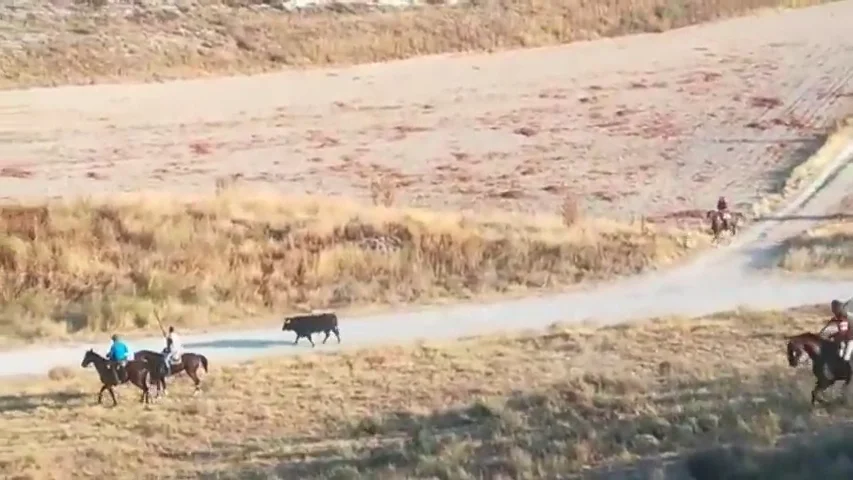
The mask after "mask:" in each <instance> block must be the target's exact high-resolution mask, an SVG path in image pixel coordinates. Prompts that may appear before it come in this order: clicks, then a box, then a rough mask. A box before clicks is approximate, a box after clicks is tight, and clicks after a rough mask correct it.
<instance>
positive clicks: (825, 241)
mask: <svg viewBox="0 0 853 480" xmlns="http://www.w3.org/2000/svg"><path fill="white" fill-rule="evenodd" d="M778 265H779V267H781V268H783V269H785V270H789V271H792V272H809V273H817V274H829V275H850V274H851V273H853V222H836V223H829V224H827V225H824V226H821V227H818V228H815V229H812V230H809V231H806V232H803V233H802V234H800V235H798V236H796V237H793V238H790V239H788V240H786V241H785V242H784V243H783V245H782V250H781V253H780V255H779V259H778Z"/></svg>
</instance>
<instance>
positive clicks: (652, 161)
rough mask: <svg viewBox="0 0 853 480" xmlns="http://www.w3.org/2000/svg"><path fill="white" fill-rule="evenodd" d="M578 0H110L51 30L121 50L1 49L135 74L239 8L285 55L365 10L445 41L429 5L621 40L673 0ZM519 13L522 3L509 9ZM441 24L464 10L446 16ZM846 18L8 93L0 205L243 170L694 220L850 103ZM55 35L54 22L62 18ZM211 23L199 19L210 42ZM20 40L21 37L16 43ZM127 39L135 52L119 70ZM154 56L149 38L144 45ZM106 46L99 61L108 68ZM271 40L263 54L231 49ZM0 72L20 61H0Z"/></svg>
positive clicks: (287, 188)
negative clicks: (425, 1) (292, 5)
mask: <svg viewBox="0 0 853 480" xmlns="http://www.w3.org/2000/svg"><path fill="white" fill-rule="evenodd" d="M750 4H751V3H750ZM754 4H755V5H758V4H765V3H762V2H755V3H754ZM766 4H769V3H766ZM774 4H775V3H774ZM522 5H527V6H524V7H522ZM558 5H559V6H558ZM579 5H581V4H579V3H575V2H569V3H566V2H534V3H531V4H514V3H510V4H507V3H502V4H500V5H496V4H492V3H489V4H488V5H483V6H480V7H468V8H444V7H438V8H428V9H425V10H421V11H418V12H361V13H358V14H346V15H341V14H333V13H330V12H328V11H326V12H325V13H322V12H321V13H315V14H305V15H288V14H282V13H279V12H276V13H275V14H272V13H271V12H270V10H269V9H268V8H265V7H253V8H252V9H246V8H242V9H237V10H236V11H235V12H231V11H230V10H229V11H228V12H229V13H228V14H227V15H224V14H221V13H216V12H218V11H220V9H221V8H223V7H216V6H209V5H208V6H205V7H204V8H195V7H187V9H186V10H187V11H186V12H184V13H181V14H180V15H177V18H175V19H173V20H168V19H159V20H154V18H155V17H156V16H146V15H138V16H137V17H134V18H135V20H133V19H131V20H115V21H114V22H112V21H111V22H112V23H111V22H106V21H103V22H101V21H100V20H96V19H97V18H98V15H107V14H108V13H107V12H113V11H116V10H122V9H124V8H128V7H127V6H126V5H123V6H116V5H113V6H109V7H105V8H104V9H103V10H102V11H101V12H102V13H92V12H90V11H88V10H85V9H84V10H83V11H81V12H80V13H78V14H74V15H71V16H68V17H63V18H65V20H63V21H62V22H67V23H68V25H74V26H69V27H67V29H72V30H74V31H85V30H86V29H85V28H83V27H81V26H80V25H79V23H80V22H84V23H85V22H96V23H98V22H100V23H98V26H97V29H98V30H96V31H97V32H101V30H99V29H103V31H104V32H109V34H107V33H104V34H103V36H101V34H100V33H98V34H85V33H74V34H73V36H75V38H76V37H79V45H80V48H81V51H82V50H86V48H89V47H85V48H84V47H83V46H82V45H88V43H87V42H94V43H97V44H98V45H101V44H103V45H108V46H110V47H112V46H116V48H115V49H112V48H111V49H104V48H103V47H100V50H98V49H94V50H93V51H91V52H90V51H89V50H86V54H85V55H83V54H80V55H79V56H76V57H75V56H73V55H68V54H67V52H65V51H64V50H63V45H66V44H68V45H78V44H75V43H73V42H71V43H69V42H60V41H58V40H56V41H52V42H50V43H49V48H48V49H49V50H50V51H48V52H45V51H43V50H39V49H36V53H33V54H32V55H29V54H26V53H25V52H27V51H28V50H27V49H23V50H15V49H9V50H8V51H6V50H3V51H6V52H7V53H8V55H11V56H15V58H18V60H16V61H20V62H21V63H20V65H25V66H26V68H28V69H32V70H33V71H34V72H41V73H39V75H41V74H45V75H55V76H61V75H62V74H63V73H67V74H68V75H69V76H71V77H74V75H76V74H73V72H75V71H77V70H79V69H80V68H84V67H82V66H80V65H83V63H84V62H83V61H84V60H85V65H86V67H85V68H89V69H94V70H97V69H98V68H101V67H103V68H106V69H116V70H115V71H118V70H117V69H121V72H122V75H126V76H127V78H128V79H130V78H134V77H133V76H134V75H135V74H134V72H137V73H138V71H137V70H135V69H139V68H141V69H145V70H146V71H148V70H152V71H153V70H155V69H156V68H154V67H151V66H150V65H149V64H148V63H147V61H148V60H146V59H149V60H150V61H151V62H157V61H162V62H172V63H174V64H175V65H178V64H180V62H183V61H188V62H189V61H192V58H195V57H193V56H192V55H173V56H172V57H170V53H169V52H170V49H172V48H180V46H181V45H182V43H181V42H191V41H193V38H194V37H193V35H194V33H193V32H196V31H197V30H198V28H196V27H192V28H191V27H190V26H185V25H184V23H186V22H193V21H197V20H198V19H199V18H207V17H216V16H219V15H222V16H224V17H226V18H227V19H228V20H227V21H228V22H232V21H233V22H237V21H238V19H240V22H241V25H243V27H242V28H244V29H245V30H246V31H247V32H249V33H247V35H249V34H251V35H258V36H261V37H263V38H267V37H266V36H264V35H267V34H266V33H264V32H273V33H269V42H271V43H272V42H273V41H274V42H275V43H276V44H277V45H282V46H283V47H282V48H298V45H300V42H315V41H317V42H340V45H342V46H347V47H352V48H354V49H355V50H357V51H359V52H366V51H368V49H365V48H362V47H359V45H365V44H369V45H374V44H376V45H380V44H382V42H380V41H375V40H372V39H370V34H371V32H381V31H383V30H382V29H381V28H379V27H376V28H374V27H375V24H372V23H371V21H369V20H370V19H392V20H393V19H403V18H405V19H410V21H412V22H415V23H417V24H418V25H421V23H422V24H423V26H422V28H420V30H419V31H421V32H430V33H435V34H436V38H439V37H440V38H447V35H445V33H446V32H442V30H441V29H440V28H437V27H436V26H435V25H431V24H429V19H430V18H433V16H438V17H439V18H445V16H447V21H448V23H447V25H453V28H456V26H457V25H469V26H470V28H466V29H457V30H458V32H457V35H470V34H472V33H473V34H474V36H475V37H478V38H484V39H490V40H488V41H495V42H503V40H501V38H504V37H502V35H504V34H505V33H504V32H506V38H510V37H511V38H514V39H516V40H518V39H523V38H524V35H514V34H512V33H511V32H513V30H511V29H510V30H506V29H503V28H492V27H489V30H488V31H489V32H491V33H492V34H491V35H490V36H487V35H485V34H482V32H484V31H486V30H485V27H484V29H483V30H476V29H474V30H472V28H473V27H474V26H475V25H476V22H479V21H486V20H489V21H493V20H494V21H507V22H510V24H512V25H513V26H514V27H517V28H530V29H531V31H536V32H539V33H538V35H542V36H548V35H552V34H553V35H558V34H559V32H561V31H562V32H569V31H571V32H577V34H578V35H581V32H583V31H584V30H585V25H594V28H593V27H592V26H590V28H588V29H586V30H589V31H590V32H592V31H596V29H600V30H602V31H605V30H606V31H612V32H613V33H614V34H615V33H618V32H622V31H630V28H628V30H625V29H624V28H623V27H622V26H621V25H626V26H627V25H631V22H632V21H634V20H636V21H637V22H639V24H645V20H643V19H644V18H646V16H647V15H648V14H649V12H653V11H655V10H657V11H658V12H659V13H660V15H662V16H664V17H666V16H667V15H670V11H669V10H668V9H667V8H669V7H667V6H666V5H669V4H666V5H664V4H658V3H655V2H649V3H642V2H638V3H636V4H630V5H629V6H628V5H625V4H622V3H617V2H591V3H589V5H593V6H589V7H584V8H589V9H591V10H590V11H589V12H587V14H586V16H585V15H584V14H580V13H578V14H577V15H575V14H570V13H571V12H573V11H574V10H575V9H578V8H580V7H579ZM584 5H586V4H584ZM674 5H675V3H673V4H672V5H670V7H673V6H674ZM683 5H685V7H684V8H685V10H682V11H681V13H683V14H684V15H685V17H684V18H694V19H696V20H700V19H703V18H711V17H716V16H718V14H716V13H713V12H724V11H733V9H734V8H735V7H736V6H738V7H739V6H742V5H744V4H743V3H742V2H735V1H730V2H683ZM133 8H135V9H140V8H143V7H133ZM145 8H148V7H145ZM515 8H518V9H520V10H519V12H521V11H524V12H526V13H525V15H521V14H520V13H513V9H515ZM673 8H674V7H673ZM692 8H695V9H696V11H692V10H690V9H692ZM537 9H543V13H542V14H541V15H539V14H538V13H535V12H538V10H537ZM638 9H639V10H638ZM643 9H649V10H643ZM670 9H671V8H670ZM581 10H582V9H581ZM641 10H642V11H641ZM23 11H24V12H25V11H26V8H24V10H23ZM240 12H242V13H240ZM561 12H562V13H565V15H562V13H561ZM557 13H560V15H557ZM592 13H595V15H596V16H595V18H594V19H590V18H591V17H590V15H592ZM75 15H76V16H75ZM241 15H245V16H247V18H246V19H243V18H242V17H241ZM453 15H470V18H469V17H467V16H466V17H465V21H463V22H460V23H456V22H455V20H452V17H453ZM850 16H853V2H850V1H845V2H832V3H828V4H826V5H821V6H817V7H811V8H805V9H796V10H763V11H761V12H759V13H755V14H752V15H749V16H744V17H739V18H734V19H729V20H725V21H719V22H713V23H706V24H702V25H697V26H694V27H690V28H684V29H675V30H670V31H666V32H663V33H660V34H651V35H638V36H629V37H620V38H614V39H604V40H600V41H594V42H575V43H573V44H570V45H563V46H555V47H548V48H539V49H523V50H513V51H503V52H497V53H491V54H485V53H477V54H474V53H471V54H465V55H461V54H460V55H442V56H432V57H422V58H412V59H409V60H406V61H401V62H388V63H379V64H367V65H355V66H350V67H334V68H332V67H324V68H319V67H318V68H312V69H288V70H284V71H281V72H278V73H270V74H268V75H255V76H249V77H235V78H206V79H199V80H195V81H188V82H166V83H154V84H143V85H140V84H122V85H91V86H86V87H73V88H72V87H66V88H52V89H38V90H25V91H14V92H11V91H10V92H0V125H2V127H0V136H2V138H3V142H2V143H0V162H2V164H0V197H1V198H4V199H8V200H11V201H18V200H21V199H33V200H35V199H39V200H42V199H44V197H46V196H61V197H64V198H71V197H75V196H78V195H89V194H92V193H98V194H101V193H104V194H109V193H116V192H132V191H138V190H157V191H161V192H178V193H181V194H186V193H193V194H212V193H213V185H214V179H215V178H238V179H239V180H240V182H242V183H244V184H246V185H248V186H250V187H251V188H264V189H273V190H276V191H278V192H281V193H284V194H288V195H291V194H296V195H299V194H311V195H321V196H325V195H341V196H345V197H349V198H355V199H359V200H365V201H367V200H369V199H370V197H371V196H372V195H373V194H374V193H376V191H377V190H383V189H384V190H390V191H393V195H392V196H391V197H393V198H389V201H392V202H393V203H394V204H395V205H397V206H404V207H420V208H431V209H438V210H474V211H484V210H495V209H498V210H503V211H514V212H523V213H542V212H553V211H555V210H556V209H557V208H558V206H559V204H560V203H561V202H562V200H563V198H564V197H565V196H566V195H573V196H575V197H576V198H577V199H578V200H579V202H580V204H581V208H582V210H583V211H584V212H586V213H588V214H589V215H591V216H595V217H602V216H604V217H609V218H614V219H618V220H621V221H631V220H632V219H633V218H639V217H642V216H646V217H650V218H654V219H666V220H672V219H679V220H681V219H687V220H690V219H695V217H696V216H697V215H701V210H702V209H705V208H710V207H713V204H714V201H715V200H716V199H717V197H718V196H719V195H726V196H727V197H728V198H729V200H730V203H731V204H732V207H733V208H737V209H742V210H748V209H749V208H750V207H751V206H752V205H753V204H755V203H756V202H758V201H760V200H762V199H763V198H765V197H766V196H768V195H771V194H773V193H778V191H779V190H780V189H781V188H782V185H783V184H784V182H785V181H786V179H787V178H788V176H789V173H790V171H791V169H792V168H793V167H794V166H795V165H797V164H798V163H800V162H801V161H802V160H803V159H804V158H805V157H806V156H808V154H809V153H811V152H813V151H814V150H815V148H816V147H817V146H818V145H819V144H820V143H821V141H822V139H823V136H824V134H826V133H827V131H828V129H830V128H831V127H832V124H833V122H834V121H835V120H836V119H838V118H841V117H843V116H844V115H848V114H850V112H853V92H851V91H850V85H851V84H853V83H851V78H853V70H851V69H850V62H849V53H848V52H849V49H850V48H853V40H851V37H850V36H849V35H847V32H848V30H849V22H846V19H847V18H849V17H850ZM34 17H35V18H34V19H32V18H29V17H28V19H27V20H26V24H27V28H29V29H37V28H39V27H38V25H40V23H39V20H38V19H39V18H40V17H39V15H34ZM248 17H251V18H263V19H265V21H269V22H273V21H274V22H294V23H295V24H301V23H305V22H308V23H310V22H313V21H319V20H318V19H327V20H326V21H328V23H329V25H327V26H329V27H330V28H329V31H331V32H335V28H334V26H337V27H339V28H341V29H346V28H353V29H356V30H358V31H363V32H364V35H366V37H365V40H364V41H363V43H359V42H354V41H353V40H352V39H348V38H347V37H346V36H345V35H342V34H340V35H332V34H324V35H319V34H311V35H304V34H303V33H300V30H299V29H298V28H296V27H293V28H291V26H288V27H287V28H282V29H271V28H267V27H262V26H256V25H255V24H254V23H252V21H250V18H248ZM156 18H160V17H156ZM626 18H629V19H631V21H629V20H625V19H626ZM74 19H76V20H74ZM83 19H85V21H84V20H83ZM332 19H333V20H332ZM584 19H585V20H584ZM392 20H388V21H392ZM540 20H541V21H543V22H544V21H547V22H551V23H549V24H548V25H549V26H550V27H549V28H548V29H546V30H543V29H542V28H540V25H537V23H536V22H539V21H540ZM22 21H23V20H22ZM74 21H77V22H78V24H74ZM258 21H259V22H260V20H258ZM383 21H385V20H383ZM395 21H396V20H395ZM528 21H529V22H530V23H529V24H528ZM661 21H662V22H664V23H666V20H661ZM691 21H692V20H691ZM128 22H129V23H128ZM182 22H184V23H182ZM466 22H467V23H466ZM577 22H580V23H577ZM584 22H586V23H584ZM140 25H141V26H140ZM288 25H289V24H288ZM614 25H619V26H620V27H618V28H615V29H614V28H613V26H614ZM814 25H820V29H815V27H814ZM143 26H145V28H149V29H155V30H156V29H160V30H158V31H160V32H161V33H162V32H167V33H163V34H164V35H166V34H168V35H169V39H170V40H169V41H166V40H162V41H156V39H157V38H159V37H157V34H156V32H153V31H150V32H149V31H146V32H145V35H144V43H143V44H140V45H136V44H134V42H133V41H131V40H128V39H129V38H136V37H134V35H137V33H134V32H138V29H139V28H143ZM48 27H49V30H50V31H51V32H54V33H52V34H51V35H54V34H55V35H62V33H61V32H63V31H64V30H63V29H62V28H60V26H58V25H49V26H44V29H48ZM125 27H127V28H125ZM551 27H553V28H551ZM10 28H11V27H10ZM91 28H95V27H91ZM111 28H115V29H116V30H117V31H118V30H120V31H121V32H122V33H121V35H118V33H117V32H112V30H110V29H111ZM223 28H225V27H222V26H218V27H216V26H215V27H211V28H208V29H206V30H205V32H207V33H206V34H208V33H209V34H210V35H219V33H216V32H219V31H220V30H222V29H223ZM318 28H319V27H318ZM389 28H390V27H389ZM448 28H449V27H448ZM626 28H627V27H626ZM392 31H394V32H397V31H399V32H402V33H401V35H400V36H399V38H400V40H399V41H400V45H407V46H411V47H412V48H415V49H416V50H417V52H418V53H424V52H427V51H431V50H429V49H424V48H420V47H418V45H419V44H418V43H415V44H414V45H412V44H411V43H407V42H406V40H405V39H406V35H408V34H410V33H414V31H415V30H413V28H408V26H406V27H405V28H402V27H401V28H400V29H399V30H393V29H392ZM549 32H550V33H549ZM274 34H275V35H279V34H280V35H291V34H292V35H294V37H295V38H299V39H300V40H298V41H289V40H287V41H285V40H281V39H279V38H277V37H275V35H274ZM565 34H566V35H568V33H565ZM139 35H141V34H139ZM560 35H561V34H560ZM36 36H37V35H36ZM177 37H180V38H177ZM534 37H535V35H534ZM26 38H30V37H26V36H21V35H18V36H16V37H15V39H10V40H9V42H12V43H14V42H21V41H23V40H22V39H24V40H26ZM140 38H142V36H140ZM395 38H397V37H395ZM451 38H452V37H451ZM516 40H514V41H516ZM136 41H137V42H142V40H139V39H137V40H136ZM122 42H124V43H126V44H128V45H131V46H132V47H133V49H134V51H136V52H137V53H138V55H142V58H136V57H134V56H132V55H131V56H126V57H125V56H123V57H122V58H124V60H123V61H124V62H125V64H122V62H120V61H119V62H118V63H115V62H113V60H114V59H113V58H112V56H117V55H119V53H118V52H120V51H121V48H118V46H121V45H123V44H124V43H122ZM211 42H212V43H213V44H216V45H219V44H220V43H222V44H223V45H225V46H222V47H221V48H231V47H229V45H232V44H233V42H219V43H217V42H215V41H212V40H211ZM504 43H507V46H510V45H514V44H515V43H513V42H504ZM116 44H118V45H116ZM531 44H532V45H535V44H538V43H537V42H532V43H531ZM46 48H47V47H46ZM92 48H94V47H92ZM128 48H130V47H128ZM215 48H220V47H219V46H217V47H215ZM233 48H235V49H238V47H236V46H233ZM400 48H403V47H400ZM406 48H409V47H406ZM146 49H156V51H157V52H158V53H157V56H154V54H153V53H151V51H152V50H146ZM191 50H192V51H193V52H194V51H196V50H197V46H193V47H192V49H191ZM307 50H310V51H314V49H313V48H308V49H307ZM394 50H395V51H396V50H399V49H396V47H395V49H394ZM235 51H236V50H235ZM239 51H240V52H243V50H239ZM51 52H54V53H51ZM55 52H61V53H55ZM98 52H102V54H103V55H109V56H110V58H109V59H108V60H103V59H99V58H100V57H99V56H98V55H100V54H99V53H98ZM146 52H148V53H146ZM268 52H269V49H266V48H265V47H264V48H261V47H258V48H257V49H255V50H251V51H247V52H246V53H244V55H250V56H251V55H259V56H264V55H268ZM650 52H653V53H654V54H653V55H651V53H650ZM121 55H124V53H121ZM146 55H149V56H146ZM650 55H651V56H650ZM322 56H323V57H324V58H325V55H322ZM19 57H20V58H19ZM214 57H215V56H214ZM309 57H310V56H309ZM170 58H171V59H170ZM203 58H204V59H209V58H213V57H206V56H205V57H203ZM229 58H231V57H229ZM233 58H237V59H239V58H241V57H240V56H239V55H237V56H234V57H233ZM332 58H336V56H334V55H333V56H332ZM205 61H207V60H205ZM211 61H212V60H211ZM44 62H52V63H50V64H43V63H44ZM57 62H58V63H57ZM72 64H73V65H72ZM78 64H79V65H78ZM74 65H78V66H74ZM175 68H178V67H175ZM181 68H183V67H181ZM211 68H212V67H211ZM0 70H2V71H3V72H14V71H16V70H15V68H13V67H12V66H11V65H2V63H0ZM94 70H93V71H94ZM196 70H197V69H196ZM111 71H112V70H111ZM437 72H441V74H440V75H438V74H437ZM9 75H12V74H9ZM12 76H13V77H14V75H12ZM92 76H93V77H97V75H96V74H95V73H92ZM75 78H76V77H75ZM98 78H100V77H98ZM13 81H14V82H17V83H16V84H22V83H21V81H22V80H20V79H13ZM64 82H65V80H63V79H59V78H57V83H64Z"/></svg>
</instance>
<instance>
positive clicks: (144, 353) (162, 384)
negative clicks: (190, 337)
mask: <svg viewBox="0 0 853 480" xmlns="http://www.w3.org/2000/svg"><path fill="white" fill-rule="evenodd" d="M134 359H136V360H144V361H145V362H147V363H148V364H149V365H152V366H155V365H156V367H152V368H154V370H155V371H157V372H158V373H160V372H162V373H161V374H158V375H154V376H153V377H152V380H153V381H154V384H155V385H157V395H158V396H159V395H160V392H163V394H165V393H166V377H167V376H169V375H176V374H178V373H181V372H187V375H188V376H189V377H190V378H191V379H192V381H193V383H194V384H195V391H193V395H195V394H197V393H198V392H200V391H201V380H200V379H199V376H198V369H199V367H202V368H204V372H205V373H207V372H208V369H207V357H205V356H204V355H201V354H198V353H185V354H183V355H181V362H180V363H176V364H172V365H169V366H168V373H167V370H166V368H167V367H166V361H167V360H166V356H165V355H163V354H162V353H160V352H155V351H152V350H140V351H138V352H136V353H135V354H134Z"/></svg>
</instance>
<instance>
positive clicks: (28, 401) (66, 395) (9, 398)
mask: <svg viewBox="0 0 853 480" xmlns="http://www.w3.org/2000/svg"><path fill="white" fill-rule="evenodd" d="M85 396H86V394H85V393H80V392H53V393H47V394H44V395H24V394H22V395H2V396H0V413H7V412H28V411H31V410H35V409H37V408H45V407H55V406H64V404H66V403H68V402H71V401H74V400H80V399H82V398H84V397H85Z"/></svg>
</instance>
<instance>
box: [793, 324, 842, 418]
mask: <svg viewBox="0 0 853 480" xmlns="http://www.w3.org/2000/svg"><path fill="white" fill-rule="evenodd" d="M787 339H788V347H787V356H788V365H790V366H791V367H796V366H797V365H799V364H800V360H801V359H802V357H803V354H804V353H805V354H806V355H808V356H809V358H811V360H812V373H814V376H815V379H816V381H815V386H814V389H813V390H812V405H814V404H816V403H817V402H818V401H820V402H821V403H824V402H823V399H821V398H820V396H819V395H820V393H821V392H823V391H824V390H826V389H827V388H829V387H831V386H832V385H834V384H835V382H839V381H842V382H844V388H845V390H847V389H848V387H850V380H851V378H853V366H851V365H850V362H845V361H844V359H843V358H841V355H840V353H839V348H838V344H837V343H835V342H833V341H831V340H827V339H825V338H823V337H820V336H819V335H816V334H814V333H801V334H799V335H794V336H792V337H787ZM845 400H846V397H845Z"/></svg>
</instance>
